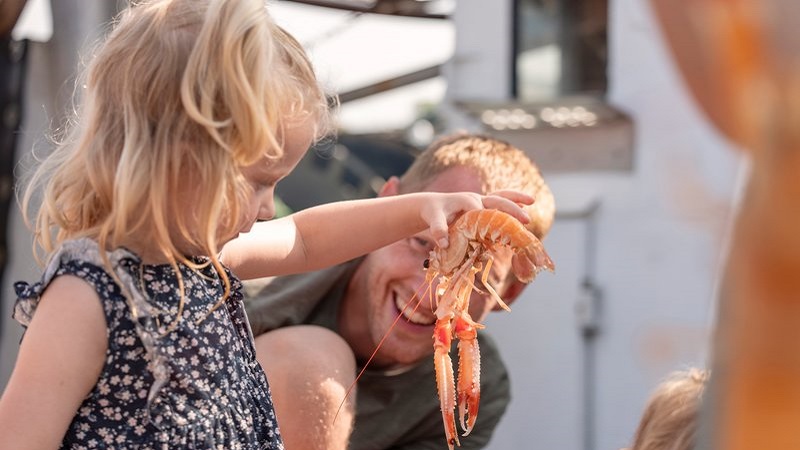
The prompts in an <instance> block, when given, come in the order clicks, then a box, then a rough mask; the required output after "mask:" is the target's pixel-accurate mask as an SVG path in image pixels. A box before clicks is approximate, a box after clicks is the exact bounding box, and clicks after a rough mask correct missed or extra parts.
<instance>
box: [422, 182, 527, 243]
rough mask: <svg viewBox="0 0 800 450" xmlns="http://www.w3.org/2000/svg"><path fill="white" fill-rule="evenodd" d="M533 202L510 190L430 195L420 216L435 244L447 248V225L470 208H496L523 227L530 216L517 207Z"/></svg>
mask: <svg viewBox="0 0 800 450" xmlns="http://www.w3.org/2000/svg"><path fill="white" fill-rule="evenodd" d="M533 201H534V199H533V197H531V196H530V195H528V194H525V193H522V192H519V191H512V190H503V191H497V192H494V193H492V194H490V195H480V194H476V193H471V192H459V193H437V194H431V201H430V202H428V203H426V204H424V205H423V207H422V209H421V211H420V216H421V217H422V219H423V220H424V221H425V222H426V223H427V224H428V226H429V228H430V231H431V235H432V236H433V238H434V239H435V240H436V243H437V244H438V245H439V246H440V247H442V248H447V246H448V245H449V241H448V239H447V229H448V225H449V224H450V223H452V222H453V221H454V220H455V219H456V218H457V217H458V216H459V215H461V214H462V213H464V212H467V211H470V210H473V209H497V210H500V211H503V212H505V213H508V214H510V215H512V216H514V218H516V219H517V220H519V221H520V222H522V223H524V224H526V223H528V222H530V216H528V213H527V212H526V211H525V210H524V209H522V207H521V206H520V205H521V204H522V205H530V204H532V203H533Z"/></svg>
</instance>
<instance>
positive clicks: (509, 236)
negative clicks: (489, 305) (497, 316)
mask: <svg viewBox="0 0 800 450" xmlns="http://www.w3.org/2000/svg"><path fill="white" fill-rule="evenodd" d="M501 248H509V249H511V250H512V251H513V256H512V260H511V267H512V271H513V272H514V275H515V276H516V277H517V278H518V279H519V280H520V281H522V282H525V283H529V282H531V281H533V279H534V278H535V277H536V274H537V273H538V272H539V271H540V270H542V269H548V270H550V271H553V270H554V266H553V262H552V260H551V259H550V257H549V256H548V255H547V252H546V251H545V249H544V246H543V245H542V242H541V241H540V240H539V239H538V238H537V237H536V236H535V235H534V234H533V233H531V232H530V231H528V230H527V229H526V228H525V227H524V226H523V225H522V224H521V223H520V222H519V221H518V220H516V219H515V218H514V217H512V216H510V215H509V214H506V213H504V212H501V211H498V210H492V209H484V210H474V211H469V212H467V213H465V214H464V215H462V216H461V217H459V218H458V219H457V220H456V221H455V222H454V223H453V224H452V225H451V226H450V229H449V246H448V247H447V248H441V247H437V248H435V249H434V250H433V251H431V254H430V258H429V259H428V260H427V261H426V262H425V268H426V270H427V275H426V281H427V283H428V286H429V290H431V289H432V286H433V283H434V282H437V286H436V290H435V294H434V298H435V301H436V318H437V320H436V325H435V328H434V333H433V347H434V365H435V367H436V384H437V388H438V391H439V400H440V403H441V409H442V419H443V420H444V428H445V435H446V438H447V444H448V446H449V448H450V449H451V450H452V449H453V447H454V446H456V445H460V443H459V441H458V436H457V432H456V425H455V416H454V411H455V409H456V405H457V406H458V416H459V422H460V424H461V428H462V429H463V430H464V436H466V435H468V434H469V433H470V431H472V428H473V426H474V425H475V420H476V419H477V416H478V405H479V402H480V350H479V348H478V341H477V330H478V329H480V328H484V326H483V325H481V324H479V323H477V322H475V321H474V320H473V319H472V317H470V315H469V312H468V310H469V299H470V295H471V294H472V291H473V290H474V289H480V288H478V287H477V286H476V285H475V279H476V275H478V274H480V277H479V279H480V284H481V285H482V286H483V288H485V289H486V291H488V292H489V294H490V295H491V296H492V298H493V299H494V300H495V301H497V302H498V304H500V306H502V307H503V308H504V309H506V310H509V308H508V305H506V304H505V302H503V299H502V298H500V296H499V295H498V293H497V292H496V291H495V290H494V288H492V286H491V285H490V284H489V283H488V282H487V279H488V276H489V269H490V268H491V265H492V261H493V259H494V255H495V253H496V252H497V251H498V250H499V249H501ZM453 338H456V339H458V341H459V342H458V352H459V367H458V382H457V384H456V381H455V377H454V374H453V365H452V361H451V359H450V346H451V343H452V339H453Z"/></svg>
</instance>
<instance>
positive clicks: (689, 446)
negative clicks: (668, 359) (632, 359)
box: [628, 368, 710, 450]
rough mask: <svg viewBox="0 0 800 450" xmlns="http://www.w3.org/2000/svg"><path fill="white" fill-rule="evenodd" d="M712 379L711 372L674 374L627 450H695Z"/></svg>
mask: <svg viewBox="0 0 800 450" xmlns="http://www.w3.org/2000/svg"><path fill="white" fill-rule="evenodd" d="M709 375H710V374H709V372H708V371H705V370H700V369H696V368H691V369H687V370H682V371H676V372H673V373H671V374H670V375H669V376H668V377H667V379H666V380H664V381H663V382H662V383H661V384H659V385H658V387H656V389H655V391H654V392H653V394H652V395H651V397H650V399H649V400H648V402H647V406H646V407H645V410H644V413H643V414H642V418H641V421H640V422H639V426H638V427H637V429H636V434H635V435H634V439H633V446H631V447H630V449H628V450H694V449H695V442H696V440H697V428H698V420H699V417H698V414H699V411H700V405H701V401H702V398H703V392H704V391H705V388H706V384H707V383H708V378H709Z"/></svg>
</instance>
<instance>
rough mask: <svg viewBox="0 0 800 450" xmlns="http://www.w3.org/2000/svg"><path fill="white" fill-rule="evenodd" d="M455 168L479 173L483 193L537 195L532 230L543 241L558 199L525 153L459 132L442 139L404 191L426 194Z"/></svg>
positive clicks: (408, 177)
mask: <svg viewBox="0 0 800 450" xmlns="http://www.w3.org/2000/svg"><path fill="white" fill-rule="evenodd" d="M453 167H470V168H472V169H474V170H475V171H477V173H478V175H479V177H480V179H481V183H482V190H483V194H489V193H492V192H495V191H499V190H503V189H514V190H518V191H522V192H525V193H526V194H529V195H531V196H533V197H534V198H535V199H536V201H535V202H534V204H533V205H531V206H528V207H526V210H527V211H528V214H530V216H531V222H530V223H529V224H528V229H530V230H531V232H533V233H534V234H535V235H536V236H537V237H538V238H539V239H542V238H544V236H545V235H546V234H547V232H548V231H549V230H550V227H551V226H552V225H553V220H554V216H555V200H554V199H553V194H552V192H550V188H549V187H547V184H545V182H544V178H542V175H541V173H540V172H539V168H538V167H537V166H536V165H535V164H534V163H533V162H532V161H531V159H530V158H528V156H527V155H526V154H525V152H523V151H522V150H520V149H518V148H516V147H514V146H513V145H511V144H509V143H508V142H505V141H502V140H499V139H495V138H492V137H490V136H485V135H479V134H465V133H459V134H454V135H450V136H446V137H443V138H440V139H439V140H437V141H436V142H434V143H433V144H431V146H430V147H428V148H427V149H426V150H425V151H424V152H422V154H420V155H419V156H418V157H417V158H416V160H415V161H414V163H413V164H412V165H411V167H410V168H409V169H408V170H407V171H406V173H405V174H404V175H403V176H402V177H401V178H400V191H401V192H403V193H407V192H417V191H424V190H425V188H426V187H427V186H428V185H429V184H430V183H431V182H433V180H434V179H435V178H436V177H437V176H438V175H440V174H441V173H442V172H445V171H446V170H448V169H451V168H453Z"/></svg>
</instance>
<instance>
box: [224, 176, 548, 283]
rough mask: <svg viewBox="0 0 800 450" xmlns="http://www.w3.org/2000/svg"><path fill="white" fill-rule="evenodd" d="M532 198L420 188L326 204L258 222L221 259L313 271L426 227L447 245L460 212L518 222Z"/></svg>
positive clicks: (240, 271) (262, 271)
mask: <svg viewBox="0 0 800 450" xmlns="http://www.w3.org/2000/svg"><path fill="white" fill-rule="evenodd" d="M532 202H533V198H531V197H530V196H528V195H526V194H523V193H520V192H516V191H502V192H498V193H496V194H494V195H480V194H475V193H468V192H461V193H434V192H420V193H414V194H405V195H395V196H389V197H381V198H376V199H366V200H352V201H344V202H335V203H328V204H325V205H320V206H317V207H314V208H309V209H306V210H303V211H300V212H298V213H296V214H292V215H290V216H287V217H284V218H281V219H277V220H272V221H269V222H261V223H257V224H255V225H254V226H253V228H252V229H251V231H250V232H249V233H246V234H242V235H240V236H239V237H238V238H236V239H234V240H232V241H231V242H229V243H228V244H226V245H225V247H224V248H223V249H222V253H221V258H222V260H223V262H224V263H225V264H227V265H228V266H229V267H230V268H231V270H233V273H235V274H236V275H237V276H239V277H240V278H242V279H250V278H259V277H266V276H273V275H286V274H290V273H297V272H304V271H309V270H316V269H320V268H323V267H327V266H331V265H334V264H338V263H341V262H344V261H347V260H349V259H352V258H355V257H358V256H361V255H364V254H366V253H369V252H371V251H373V250H376V249H378V248H380V247H383V246H385V245H388V244H391V243H392V242H395V241H397V240H400V239H403V238H405V237H408V236H411V235H414V234H416V233H419V232H421V231H423V230H425V229H428V228H430V230H431V234H432V235H433V237H434V239H436V240H437V241H439V243H440V245H447V242H446V241H447V227H448V224H449V223H451V222H452V221H453V220H455V218H456V217H458V215H459V214H461V213H463V212H465V211H469V210H472V209H482V208H496V209H500V210H502V211H505V212H507V213H509V214H511V215H513V216H514V217H516V218H517V219H519V220H521V221H522V222H523V223H527V222H528V220H529V219H528V216H527V214H526V213H525V211H524V210H523V209H522V208H521V207H520V206H519V205H518V203H522V204H530V203H532Z"/></svg>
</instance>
